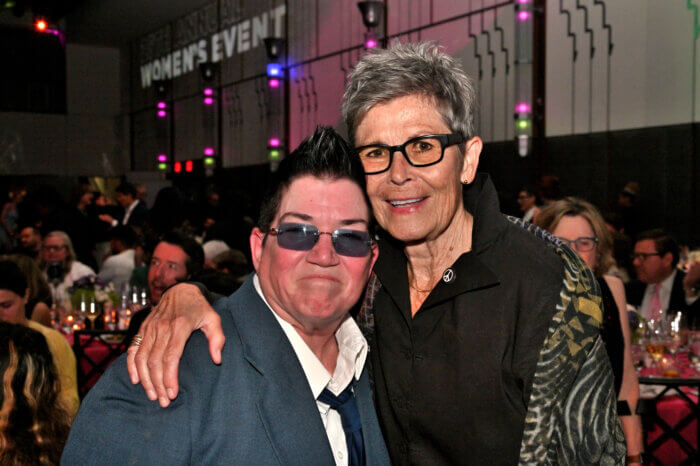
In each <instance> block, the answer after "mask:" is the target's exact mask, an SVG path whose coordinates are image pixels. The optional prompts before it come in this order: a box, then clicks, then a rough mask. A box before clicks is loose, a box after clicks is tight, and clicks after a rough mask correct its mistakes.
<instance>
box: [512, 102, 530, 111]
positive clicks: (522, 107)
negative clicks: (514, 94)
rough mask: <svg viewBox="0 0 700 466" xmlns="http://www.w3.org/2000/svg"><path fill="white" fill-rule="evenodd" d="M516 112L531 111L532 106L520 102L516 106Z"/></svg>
mask: <svg viewBox="0 0 700 466" xmlns="http://www.w3.org/2000/svg"><path fill="white" fill-rule="evenodd" d="M515 113H530V106H529V105H528V104H526V103H525V102H523V103H520V104H518V105H517V106H516V107H515Z"/></svg>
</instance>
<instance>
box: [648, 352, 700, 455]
mask: <svg viewBox="0 0 700 466" xmlns="http://www.w3.org/2000/svg"><path fill="white" fill-rule="evenodd" d="M676 359H677V361H678V363H677V366H678V377H664V376H661V375H659V374H654V373H652V371H651V370H650V369H649V368H645V369H642V371H641V372H640V374H639V383H640V392H641V397H642V398H643V399H647V400H648V401H651V403H652V404H653V405H654V408H655V409H651V410H649V411H648V412H646V413H644V414H643V415H642V416H643V419H644V422H645V444H646V448H645V451H646V453H647V457H648V459H649V463H650V464H656V465H691V464H700V454H699V453H698V445H700V431H699V430H698V418H700V405H699V404H698V390H700V374H698V373H697V372H696V371H695V369H694V368H693V367H692V366H691V365H690V364H689V362H688V355H687V353H679V354H678V355H677V358H676ZM650 393H651V394H650Z"/></svg>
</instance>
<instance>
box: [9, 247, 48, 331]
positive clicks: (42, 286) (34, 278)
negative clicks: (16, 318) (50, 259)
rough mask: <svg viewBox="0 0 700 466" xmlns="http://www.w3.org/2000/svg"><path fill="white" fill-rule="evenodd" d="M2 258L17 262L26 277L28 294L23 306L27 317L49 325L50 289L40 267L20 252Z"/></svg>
mask: <svg viewBox="0 0 700 466" xmlns="http://www.w3.org/2000/svg"><path fill="white" fill-rule="evenodd" d="M3 259H7V260H11V261H12V262H14V263H15V264H17V265H18V266H19V268H20V270H22V273H23V274H24V278H26V279H27V287H28V288H29V296H28V297H27V303H26V304H25V306H24V309H25V314H26V317H27V319H30V320H33V321H34V322H39V323H40V324H42V325H45V326H47V327H50V326H51V304H52V303H53V301H52V298H51V289H50V288H49V284H48V283H47V282H46V278H45V277H44V275H43V274H42V273H41V269H39V266H38V265H37V264H36V262H34V261H33V260H32V259H31V258H30V257H28V256H24V255H22V254H14V255H10V256H7V257H5V258H3Z"/></svg>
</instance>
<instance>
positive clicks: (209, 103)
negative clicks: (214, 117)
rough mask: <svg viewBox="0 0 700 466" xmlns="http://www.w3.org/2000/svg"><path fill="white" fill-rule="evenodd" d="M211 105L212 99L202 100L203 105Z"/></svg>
mask: <svg viewBox="0 0 700 466" xmlns="http://www.w3.org/2000/svg"><path fill="white" fill-rule="evenodd" d="M213 103H214V99H212V98H211V97H205V98H204V105H211V104H213Z"/></svg>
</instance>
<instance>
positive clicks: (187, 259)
mask: <svg viewBox="0 0 700 466" xmlns="http://www.w3.org/2000/svg"><path fill="white" fill-rule="evenodd" d="M203 266H204V251H203V250H202V246H200V245H199V243H198V242H196V241H195V240H194V239H192V238H190V237H189V236H187V235H185V234H184V233H180V232H176V231H173V232H170V233H167V234H166V235H165V236H163V239H162V240H161V241H160V242H159V243H158V244H157V245H156V248H155V249H154V250H153V254H152V255H151V262H150V265H149V267H148V289H149V291H150V294H151V304H152V305H153V306H155V305H157V304H158V302H159V301H160V297H161V296H162V295H163V291H165V289H166V288H168V287H169V286H171V285H174V284H175V283H177V282H181V281H184V280H187V279H190V278H192V277H193V276H195V275H196V274H198V273H199V272H200V271H201V270H202V267H203ZM150 312H151V308H150V307H148V308H146V309H142V310H141V311H139V312H137V313H136V314H134V316H133V317H132V318H131V323H130V324H129V331H128V333H127V338H129V339H130V338H131V337H133V336H134V335H136V332H138V330H139V327H140V326H141V323H142V322H143V321H144V319H145V318H146V317H147V316H148V314H149V313H150ZM127 341H128V340H127Z"/></svg>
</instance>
